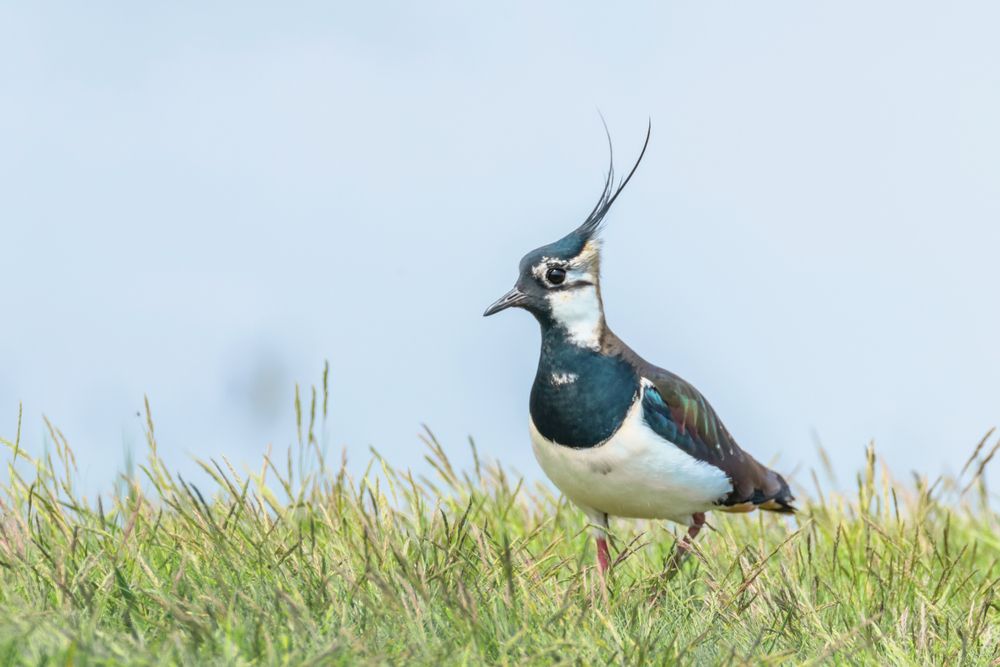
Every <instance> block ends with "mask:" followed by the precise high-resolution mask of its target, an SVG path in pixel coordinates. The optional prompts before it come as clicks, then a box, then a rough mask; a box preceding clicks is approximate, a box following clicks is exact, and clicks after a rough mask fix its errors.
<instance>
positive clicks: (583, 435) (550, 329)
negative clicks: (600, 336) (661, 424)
mask: <svg viewBox="0 0 1000 667" xmlns="http://www.w3.org/2000/svg"><path fill="white" fill-rule="evenodd" d="M638 391H639V375H638V373H637V372H636V370H635V369H634V368H633V367H632V365H631V364H629V363H628V362H627V361H626V360H625V359H623V358H621V357H620V356H618V355H605V354H602V353H601V352H600V351H597V350H592V349H589V348H584V347H579V346H577V345H575V344H573V343H571V342H569V340H568V339H567V336H566V332H565V330H563V329H562V328H561V327H559V326H557V325H556V326H553V325H550V326H545V325H543V327H542V352H541V356H540V358H539V360H538V372H537V374H536V375H535V383H534V384H533V385H532V387H531V405H530V407H531V420H532V421H533V422H534V424H535V428H537V429H538V432H539V433H541V435H542V436H543V437H545V438H546V439H548V440H552V441H553V442H556V443H558V444H560V445H565V446H567V447H573V448H574V449H586V448H589V447H594V446H596V445H599V444H601V443H602V442H604V441H605V440H607V439H608V438H610V437H611V436H612V435H614V433H615V431H617V430H618V427H619V426H621V423H622V421H623V420H624V419H625V416H626V415H627V414H628V411H629V408H630V407H632V403H633V402H634V401H635V399H636V396H637V395H638Z"/></svg>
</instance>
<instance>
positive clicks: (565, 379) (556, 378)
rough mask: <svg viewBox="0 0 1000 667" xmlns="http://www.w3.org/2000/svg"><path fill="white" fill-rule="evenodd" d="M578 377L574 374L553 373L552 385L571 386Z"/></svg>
mask: <svg viewBox="0 0 1000 667" xmlns="http://www.w3.org/2000/svg"><path fill="white" fill-rule="evenodd" d="M578 377H580V376H579V375H577V374H576V373H553V374H552V384H554V385H556V386H557V387H558V386H560V385H564V384H573V383H574V382H576V380H577V378H578Z"/></svg>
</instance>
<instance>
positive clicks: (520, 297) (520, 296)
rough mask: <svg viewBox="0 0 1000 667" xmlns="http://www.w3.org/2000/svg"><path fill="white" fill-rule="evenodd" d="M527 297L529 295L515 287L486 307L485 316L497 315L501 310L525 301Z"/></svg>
mask: <svg viewBox="0 0 1000 667" xmlns="http://www.w3.org/2000/svg"><path fill="white" fill-rule="evenodd" d="M526 298H528V295H527V294H525V293H524V292H522V291H521V290H519V289H517V288H516V287H515V288H513V289H512V290H511V291H509V292H507V293H506V294H504V295H503V296H502V297H500V298H499V299H497V300H496V301H494V302H493V304H492V305H491V306H490V307H489V308H487V309H486V312H485V313H483V317H489V316H490V315H495V314H496V313H499V312H500V311H501V310H506V309H507V308H510V307H511V306H516V305H517V304H519V303H521V302H522V301H524V300H525V299H526Z"/></svg>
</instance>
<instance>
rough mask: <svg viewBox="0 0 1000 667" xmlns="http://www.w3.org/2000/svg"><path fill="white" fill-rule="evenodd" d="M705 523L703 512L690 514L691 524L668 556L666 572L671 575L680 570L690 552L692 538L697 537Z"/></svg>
mask: <svg viewBox="0 0 1000 667" xmlns="http://www.w3.org/2000/svg"><path fill="white" fill-rule="evenodd" d="M704 525H705V513H704V512H695V513H694V514H692V515H691V524H690V525H689V526H688V532H687V535H685V536H684V537H683V538H681V540H680V541H679V542H677V548H676V550H675V551H674V555H673V556H672V557H671V558H670V562H669V563H667V570H666V572H667V574H668V575H669V576H671V577H672V576H673V575H674V574H676V573H677V571H678V570H680V568H681V565H683V564H684V561H685V560H687V557H688V556H689V555H690V554H691V544H692V543H693V542H694V538H696V537H698V533H700V532H701V529H702V526H704Z"/></svg>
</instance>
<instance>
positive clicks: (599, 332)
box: [542, 285, 607, 351]
mask: <svg viewBox="0 0 1000 667" xmlns="http://www.w3.org/2000/svg"><path fill="white" fill-rule="evenodd" d="M548 301H549V317H548V318H547V319H546V321H542V337H543V339H544V338H546V337H550V338H559V337H561V338H563V339H564V340H565V342H566V343H568V344H570V345H576V346H577V347H582V348H586V349H589V350H595V351H596V350H599V349H600V348H601V338H602V336H603V335H604V331H605V329H606V328H607V327H606V324H605V322H604V304H603V303H602V301H601V290H600V288H599V287H598V286H597V285H588V286H585V287H580V288H577V289H570V290H562V291H558V292H553V293H551V294H549V295H548Z"/></svg>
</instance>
